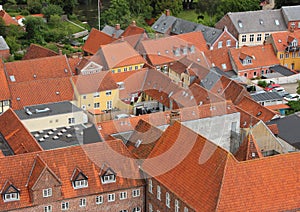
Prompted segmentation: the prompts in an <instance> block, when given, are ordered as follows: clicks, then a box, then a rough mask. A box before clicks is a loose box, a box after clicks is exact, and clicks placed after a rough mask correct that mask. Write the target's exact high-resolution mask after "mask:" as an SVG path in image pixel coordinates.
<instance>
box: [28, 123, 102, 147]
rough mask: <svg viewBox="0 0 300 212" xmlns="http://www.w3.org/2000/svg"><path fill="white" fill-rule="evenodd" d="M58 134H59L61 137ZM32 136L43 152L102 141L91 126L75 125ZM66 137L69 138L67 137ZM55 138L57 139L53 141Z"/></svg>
mask: <svg viewBox="0 0 300 212" xmlns="http://www.w3.org/2000/svg"><path fill="white" fill-rule="evenodd" d="M58 133H61V135H60V134H58ZM32 135H33V136H34V137H35V138H36V140H37V141H38V142H39V144H40V145H41V147H42V148H43V149H44V150H48V149H56V148H62V147H68V146H77V145H82V144H89V143H95V142H101V141H102V139H101V137H100V135H99V133H98V131H97V129H96V127H95V125H91V126H89V127H87V126H85V125H75V126H70V127H62V128H57V129H48V130H43V131H38V132H32ZM67 135H68V136H69V137H67ZM45 136H47V137H45ZM48 136H49V137H48ZM55 136H57V137H58V138H57V139H54V137H55ZM41 138H43V141H41V140H40V139H41Z"/></svg>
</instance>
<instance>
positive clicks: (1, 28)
mask: <svg viewBox="0 0 300 212" xmlns="http://www.w3.org/2000/svg"><path fill="white" fill-rule="evenodd" d="M0 35H2V36H3V37H4V38H5V37H6V25H5V22H4V20H3V18H2V17H0Z"/></svg>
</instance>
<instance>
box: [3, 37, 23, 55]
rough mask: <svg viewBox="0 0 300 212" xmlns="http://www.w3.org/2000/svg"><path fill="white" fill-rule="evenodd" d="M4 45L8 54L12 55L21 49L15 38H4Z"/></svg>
mask: <svg viewBox="0 0 300 212" xmlns="http://www.w3.org/2000/svg"><path fill="white" fill-rule="evenodd" d="M6 43H7V45H8V46H9V48H10V53H11V54H14V53H15V52H17V51H19V50H20V49H21V43H19V41H18V40H17V39H16V37H13V36H8V37H7V38H6Z"/></svg>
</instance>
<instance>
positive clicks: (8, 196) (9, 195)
mask: <svg viewBox="0 0 300 212" xmlns="http://www.w3.org/2000/svg"><path fill="white" fill-rule="evenodd" d="M19 199H20V197H19V193H18V192H12V193H6V194H4V202H9V201H15V200H19Z"/></svg>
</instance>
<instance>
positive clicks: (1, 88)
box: [0, 60, 10, 101]
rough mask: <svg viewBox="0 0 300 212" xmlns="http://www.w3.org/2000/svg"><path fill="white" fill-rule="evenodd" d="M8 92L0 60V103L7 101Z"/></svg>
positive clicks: (8, 97)
mask: <svg viewBox="0 0 300 212" xmlns="http://www.w3.org/2000/svg"><path fill="white" fill-rule="evenodd" d="M9 99H10V92H9V89H8V84H7V80H6V76H5V72H4V64H3V63H2V61H1V60H0V101H3V100H9Z"/></svg>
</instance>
